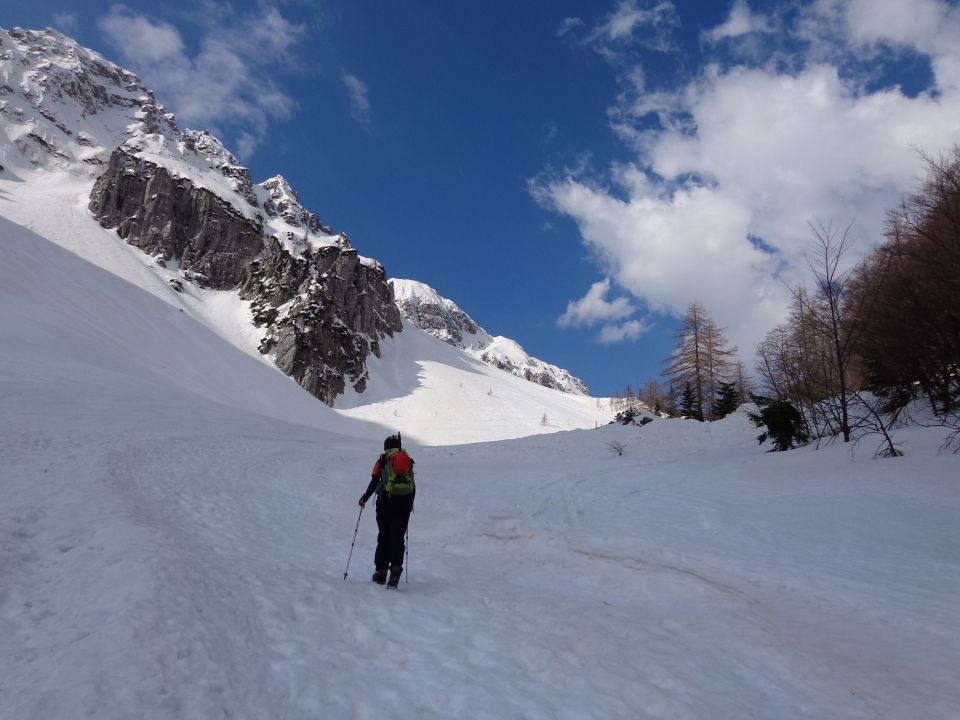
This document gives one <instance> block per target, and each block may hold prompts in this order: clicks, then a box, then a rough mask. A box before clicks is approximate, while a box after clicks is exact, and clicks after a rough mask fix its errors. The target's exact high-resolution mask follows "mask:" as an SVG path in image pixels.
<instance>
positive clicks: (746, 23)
mask: <svg viewBox="0 0 960 720" xmlns="http://www.w3.org/2000/svg"><path fill="white" fill-rule="evenodd" d="M755 32H771V26H770V20H769V18H768V17H767V16H766V15H760V14H754V13H753V12H752V11H751V10H750V6H749V5H748V4H747V0H736V2H734V3H733V6H732V7H731V8H730V14H729V15H728V16H727V19H726V21H724V22H723V23H722V24H721V25H718V26H717V27H715V28H713V29H712V30H710V31H709V32H708V33H707V37H708V38H709V39H710V40H713V41H714V42H716V41H718V40H723V39H725V38H737V37H741V36H743V35H747V34H749V33H755Z"/></svg>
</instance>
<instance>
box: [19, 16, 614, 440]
mask: <svg viewBox="0 0 960 720" xmlns="http://www.w3.org/2000/svg"><path fill="white" fill-rule="evenodd" d="M0 94H2V98H0V165H2V166H3V168H4V169H3V170H2V171H0V215H2V216H3V217H5V218H7V219H8V220H10V221H12V222H13V223H14V224H15V225H18V226H20V227H24V228H29V229H30V230H31V231H32V232H34V233H36V234H37V236H38V237H42V238H43V239H45V240H47V241H51V242H53V243H55V244H56V245H58V246H60V247H61V248H64V249H66V250H68V251H69V252H71V253H74V254H76V255H77V256H78V257H81V258H84V259H85V260H87V261H89V262H90V263H92V264H93V265H95V266H98V267H100V268H102V269H103V270H106V271H107V272H109V273H111V274H113V275H115V276H118V277H120V278H122V279H124V280H126V281H128V282H129V283H131V285H133V286H135V287H138V288H141V289H142V290H144V291H146V292H147V293H149V294H151V295H152V296H154V297H157V298H160V299H161V300H162V301H163V302H164V303H166V304H168V305H170V306H171V307H174V308H175V309H177V310H179V311H181V312H182V313H184V315H186V316H188V317H190V318H192V319H193V320H195V321H198V322H200V323H201V324H203V325H205V326H206V327H207V328H209V329H210V330H211V331H212V332H213V333H214V334H215V335H216V336H217V337H219V338H221V339H223V340H226V341H227V342H228V343H230V344H232V345H233V346H235V347H236V348H238V349H239V350H241V351H242V352H244V353H246V354H248V355H252V356H253V357H255V358H257V359H258V360H260V361H261V362H263V363H265V364H268V365H269V366H270V367H272V368H275V369H277V370H279V371H280V372H283V373H284V374H286V375H288V376H290V377H292V378H293V379H294V380H295V381H296V382H297V383H298V384H299V385H300V386H302V387H303V388H304V389H306V390H307V391H309V392H310V393H311V394H313V395H314V396H316V397H318V398H320V399H321V400H323V401H324V402H325V403H327V404H328V405H331V406H334V405H335V406H336V407H337V408H338V409H339V411H340V413H341V414H340V417H341V418H342V419H343V421H344V423H346V424H347V425H349V424H350V422H351V421H350V420H349V419H350V418H356V419H358V420H362V421H364V422H367V423H378V424H380V426H384V425H386V426H387V427H390V428H391V429H393V428H395V427H396V425H397V418H403V421H402V429H403V431H404V432H405V433H406V434H407V436H408V437H410V438H413V439H418V440H419V441H421V442H427V443H429V442H437V441H443V442H453V441H468V440H478V439H482V440H495V439H501V438H505V437H518V436H521V435H528V434H542V433H548V432H555V431H557V430H561V429H573V428H586V427H594V426H596V425H597V424H599V423H604V422H606V421H607V420H609V418H610V415H611V413H610V410H609V408H606V407H601V403H599V401H595V400H593V399H590V398H587V397H584V396H578V397H577V396H574V395H570V394H564V393H558V392H556V391H553V390H548V389H547V388H546V387H537V386H534V385H532V384H531V383H527V382H523V381H520V380H517V379H516V378H513V377H512V376H510V375H507V374H506V373H503V372H500V371H499V370H497V369H495V368H494V367H491V366H489V365H486V364H484V363H482V362H480V361H479V360H478V359H475V357H474V356H472V355H471V353H474V355H475V354H476V353H475V348H471V349H469V350H460V349H457V348H454V347H453V346H450V345H446V344H444V343H442V342H440V341H439V340H436V339H434V338H433V337H430V336H429V335H426V334H425V333H423V332H422V331H421V330H420V329H419V328H417V327H414V326H413V325H412V324H410V323H409V322H404V321H403V318H402V316H401V314H400V311H399V309H398V307H397V305H396V304H395V302H394V295H393V287H392V286H391V285H390V284H389V283H388V282H387V280H386V271H385V269H384V268H383V267H382V265H380V264H379V263H378V262H376V261H375V260H373V259H370V258H366V257H363V256H361V255H360V254H359V253H358V252H357V251H356V250H355V249H354V248H353V247H352V246H351V244H350V241H349V239H348V237H347V236H346V234H345V233H339V232H334V231H333V230H332V229H331V228H330V227H328V226H327V225H326V224H324V223H323V222H322V221H321V220H320V218H319V217H318V216H317V215H316V214H315V213H313V212H311V211H310V210H308V209H307V208H305V207H304V206H303V204H302V202H301V198H300V195H299V194H298V193H297V191H296V190H295V189H294V188H293V187H292V185H291V184H290V183H289V182H288V181H287V180H286V179H285V178H284V177H283V176H281V175H276V176H275V177H272V178H270V179H268V180H266V181H264V182H261V183H254V181H253V179H252V177H251V173H250V170H249V169H248V168H245V167H244V166H243V165H242V164H241V163H240V162H239V161H238V160H237V158H236V157H235V156H234V155H233V154H232V153H231V152H230V151H229V150H228V149H227V148H226V147H225V146H224V145H223V144H222V143H221V142H220V140H219V139H217V138H216V137H215V136H213V135H211V134H210V133H209V132H205V131H197V130H189V129H188V130H181V129H180V128H179V127H178V126H177V123H176V120H175V118H174V117H173V115H171V114H170V113H168V112H167V111H166V110H165V109H164V108H163V107H162V106H161V105H160V104H159V103H157V101H156V99H155V98H154V96H153V95H152V93H151V92H150V91H149V89H147V88H146V87H145V86H144V85H143V84H142V83H141V82H140V80H139V79H138V78H137V76H136V75H134V74H133V73H130V72H128V71H126V70H123V69H122V68H119V67H117V66H116V65H114V64H112V63H110V62H109V61H107V60H105V59H104V58H103V57H101V56H100V55H98V54H97V53H95V52H93V51H90V50H87V49H85V48H82V47H80V46H78V45H77V43H76V42H74V41H73V40H71V39H69V38H67V37H65V36H63V35H62V34H60V33H57V32H55V31H53V30H45V31H42V32H41V31H30V30H21V29H18V28H15V29H12V30H10V31H3V30H0ZM78 198H83V201H82V202H78ZM94 277H97V276H94ZM98 282H99V281H98ZM136 307H137V306H136V304H131V305H130V309H131V312H133V311H134V308H136ZM404 328H406V329H404ZM96 332H97V333H100V332H101V331H100V330H97V331H96ZM492 348H493V346H492V345H490V346H488V352H492ZM480 355H482V353H481V354H480ZM501 364H504V363H501ZM514 380H517V382H513V381H514ZM544 384H545V385H547V386H549V385H550V383H549V382H546V383H544ZM372 385H376V387H371V386H372ZM468 399H469V400H468ZM468 401H469V403H470V405H469V408H467V407H466V406H465V405H464V403H466V402H468ZM298 412H299V411H298Z"/></svg>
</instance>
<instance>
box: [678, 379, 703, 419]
mask: <svg viewBox="0 0 960 720" xmlns="http://www.w3.org/2000/svg"><path fill="white" fill-rule="evenodd" d="M701 407H702V406H701V404H700V403H699V402H697V394H696V393H695V392H694V390H693V387H692V386H691V385H690V383H686V384H685V385H684V386H683V395H682V396H681V398H680V413H681V414H682V415H683V416H684V417H688V418H693V419H694V420H699V421H700V422H703V410H702V409H701Z"/></svg>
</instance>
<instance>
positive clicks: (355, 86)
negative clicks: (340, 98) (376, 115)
mask: <svg viewBox="0 0 960 720" xmlns="http://www.w3.org/2000/svg"><path fill="white" fill-rule="evenodd" d="M341 80H343V84H344V87H346V88H347V94H348V95H349V97H350V115H351V116H352V117H353V119H354V120H356V121H357V122H358V123H361V124H363V125H367V124H369V123H370V91H369V89H368V88H367V84H366V83H365V82H363V80H361V79H360V78H358V77H357V76H356V75H351V74H349V73H347V74H346V75H344V76H343V77H342V78H341Z"/></svg>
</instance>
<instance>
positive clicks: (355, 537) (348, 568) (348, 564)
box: [343, 505, 363, 580]
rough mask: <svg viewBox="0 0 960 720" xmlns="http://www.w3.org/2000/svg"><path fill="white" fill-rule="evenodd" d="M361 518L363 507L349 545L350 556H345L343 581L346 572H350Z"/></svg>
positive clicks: (345, 577)
mask: <svg viewBox="0 0 960 720" xmlns="http://www.w3.org/2000/svg"><path fill="white" fill-rule="evenodd" d="M361 517H363V506H362V505H361V506H360V514H359V515H357V527H356V528H354V531H353V542H352V543H350V554H349V555H348V556H347V567H346V568H344V570H343V579H344V580H346V579H347V571H349V570H350V558H352V557H353V546H354V545H356V544H357V531H358V530H359V529H360V518H361Z"/></svg>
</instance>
